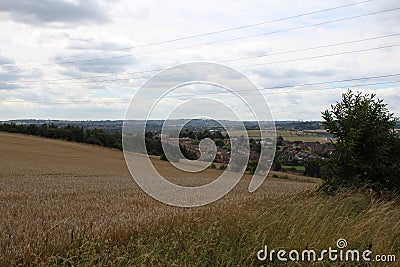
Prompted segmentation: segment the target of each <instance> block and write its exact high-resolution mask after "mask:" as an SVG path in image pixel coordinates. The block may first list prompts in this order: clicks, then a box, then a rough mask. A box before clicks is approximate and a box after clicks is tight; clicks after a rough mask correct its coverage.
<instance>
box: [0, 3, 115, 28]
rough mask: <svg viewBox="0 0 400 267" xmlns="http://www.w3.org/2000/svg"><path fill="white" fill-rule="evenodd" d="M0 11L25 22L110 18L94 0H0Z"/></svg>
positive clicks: (99, 20) (75, 22)
mask: <svg viewBox="0 0 400 267" xmlns="http://www.w3.org/2000/svg"><path fill="white" fill-rule="evenodd" d="M0 12H6V13H8V14H9V15H10V18H11V19H12V20H14V21H17V22H21V23H25V24H49V23H71V24H77V23H90V22H96V23H105V22H107V21H109V20H110V18H109V16H108V14H107V13H106V12H105V10H103V9H102V8H101V6H100V5H99V4H98V3H97V2H95V1H94V0H79V1H78V3H77V4H74V3H72V2H70V1H65V0H57V1H56V0H40V1H32V0H18V1H15V0H0Z"/></svg>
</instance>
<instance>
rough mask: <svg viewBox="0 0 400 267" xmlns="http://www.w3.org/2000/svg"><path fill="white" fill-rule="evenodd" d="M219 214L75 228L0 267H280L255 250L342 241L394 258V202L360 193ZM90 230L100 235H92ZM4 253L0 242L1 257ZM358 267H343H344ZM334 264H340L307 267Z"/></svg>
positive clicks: (283, 200)
mask: <svg viewBox="0 0 400 267" xmlns="http://www.w3.org/2000/svg"><path fill="white" fill-rule="evenodd" d="M231 200H234V199H231ZM225 205H226V204H225ZM221 208H223V207H222V206H221V204H218V203H216V204H212V205H211V206H210V207H209V208H206V209H173V210H175V212H172V210H170V211H171V214H164V219H162V218H161V219H160V220H158V221H154V222H153V223H148V224H146V225H143V226H142V227H133V228H132V227H130V226H129V225H125V226H120V227H116V226H115V227H114V228H112V229H110V228H107V227H104V226H103V227H104V229H107V230H105V231H103V232H101V231H100V229H92V230H90V229H86V230H85V229H82V228H81V229H77V230H76V232H75V235H76V237H75V238H74V237H70V238H69V239H66V240H64V243H65V246H61V247H60V246H59V247H52V245H51V244H48V247H47V248H46V249H45V250H42V251H40V252H41V253H40V254H39V255H37V254H35V253H37V252H38V251H35V249H34V247H32V250H31V251H30V252H29V251H25V255H23V257H24V258H23V259H16V258H14V259H13V258H12V255H9V256H10V257H11V258H8V259H5V258H2V262H1V263H2V265H4V266H5V265H7V264H23V265H30V264H35V265H36V264H38V265H43V266H47V265H53V266H54V265H69V266H95V265H96V266H111V265H112V266H143V265H145V266H221V265H222V266H260V265H261V264H268V266H283V265H284V264H282V263H280V262H277V261H276V262H259V261H258V260H257V251H258V250H259V249H262V248H263V247H264V246H265V245H268V247H269V248H271V249H272V248H273V249H286V250H287V251H289V250H291V249H298V250H302V249H315V250H316V251H320V250H322V249H327V248H328V247H336V241H337V240H338V239H339V238H345V239H346V240H347V242H348V244H349V245H348V247H349V248H351V249H359V250H360V251H362V250H365V249H370V250H371V251H373V253H374V254H395V255H396V258H397V259H400V227H399V223H400V209H399V206H398V204H396V203H395V202H386V201H383V200H379V199H376V198H374V197H373V196H369V195H366V194H362V193H342V194H339V195H337V196H334V197H328V196H324V195H321V194H317V193H312V192H310V193H299V194H295V195H292V196H289V197H261V196H258V197H257V199H256V200H254V199H251V198H248V199H246V200H244V201H242V202H241V203H240V205H239V206H237V208H236V209H231V208H228V209H225V210H224V209H221ZM99 227H101V226H99ZM85 231H87V233H85ZM91 231H95V232H99V233H101V234H99V235H96V236H93V235H91V234H90V233H91ZM70 235H72V234H71V233H70ZM4 249H6V246H5V244H4V242H2V256H4ZM29 253H31V254H29ZM13 260H14V261H13ZM291 264H292V265H290V264H289V266H310V265H312V263H310V262H298V263H291ZM359 264H360V263H351V262H348V263H346V266H358V265H359ZM342 265H343V262H338V263H332V262H329V261H325V262H322V263H321V262H319V263H315V266H342ZM389 265H390V264H389V263H385V264H382V266H389ZM392 265H393V266H396V265H395V263H392ZM373 266H376V265H373Z"/></svg>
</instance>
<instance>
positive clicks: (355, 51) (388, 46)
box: [0, 42, 400, 85]
mask: <svg viewBox="0 0 400 267" xmlns="http://www.w3.org/2000/svg"><path fill="white" fill-rule="evenodd" d="M346 43H347V42H346ZM397 46H400V44H393V45H386V46H379V47H372V48H366V49H358V50H350V51H344V52H338V53H331V54H324V55H317V56H311V57H303V58H295V59H288V60H280V61H272V62H266V63H259V64H251V65H243V66H236V67H240V68H249V67H256V66H263V65H269V64H279V63H289V62H296V61H302V60H310V59H317V58H325V57H333V56H339V55H348V54H353V53H361V52H367V51H374V50H379V49H386V48H393V47H397ZM309 49H310V48H306V49H304V50H309ZM300 50H302V49H300ZM297 51H299V50H297ZM297 51H296V52H297ZM287 52H288V51H287ZM287 52H281V53H276V54H282V53H287ZM290 52H292V51H290ZM264 56H268V55H264ZM264 56H256V57H254V58H257V57H258V58H259V57H264ZM270 56H271V55H270ZM250 58H253V57H246V58H239V59H229V60H222V61H218V62H217V63H227V62H231V61H238V60H243V59H250ZM205 64H209V63H203V62H199V63H197V64H195V65H191V66H190V67H195V66H201V65H205ZM162 70H163V69H159V70H146V71H140V72H131V73H129V74H139V73H145V72H151V73H152V74H154V73H156V72H158V71H162ZM181 74H182V73H181ZM181 74H179V73H178V74H168V75H160V77H167V76H179V75H181ZM118 75H120V74H118ZM112 76H115V74H113V75H112ZM97 77H101V78H102V77H104V76H96V78H97ZM151 77H152V76H143V77H133V78H132V77H128V78H115V79H112V80H110V79H105V80H94V81H80V80H78V79H73V78H69V79H62V80H61V81H66V80H78V81H74V82H73V83H74V84H87V83H109V82H115V81H124V80H132V79H143V78H151ZM91 78H94V77H91ZM79 79H83V78H79ZM43 82H45V83H46V84H64V83H63V82H60V80H58V79H57V80H30V81H16V82H7V83H2V84H7V85H12V84H16V85H18V84H24V83H43ZM0 84H1V83H0Z"/></svg>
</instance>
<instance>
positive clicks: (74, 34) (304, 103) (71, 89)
mask: <svg viewBox="0 0 400 267" xmlns="http://www.w3.org/2000/svg"><path fill="white" fill-rule="evenodd" d="M351 3H356V1H350V0H339V1H335V2H332V1H327V0H324V1H303V0H298V1H294V0H293V1H289V0H284V1H278V0H273V1H267V2H265V1H235V2H233V3H232V1H201V2H193V1H185V2H182V1H168V2H167V1H161V2H160V1H130V0H120V1H103V0H90V1H83V0H60V1H47V0H46V1H36V2H35V3H33V4H32V3H31V1H29V0H23V1H11V0H3V1H1V4H0V32H1V35H0V93H1V94H0V120H8V119H18V118H38V119H39V118H45V119H123V117H124V114H125V110H126V107H127V105H128V103H129V99H130V98H131V96H133V95H134V93H135V92H136V90H138V89H139V88H140V86H141V85H142V84H143V83H144V82H145V81H146V79H148V78H150V77H151V76H152V75H154V74H155V73H157V72H159V71H160V70H162V69H164V68H167V67H172V66H174V65H178V64H182V63H188V62H194V61H196V62H197V61H204V62H207V61H208V62H214V63H218V62H220V63H221V64H225V65H227V66H229V67H232V68H234V69H236V70H238V71H240V72H242V73H244V74H246V75H247V76H248V77H249V78H250V79H251V80H252V81H253V82H254V83H255V84H256V85H257V86H258V87H260V88H269V89H268V90H263V93H264V95H265V96H266V98H267V100H268V102H269V103H270V107H271V110H272V113H273V115H274V117H275V119H277V120H289V119H290V120H297V119H303V120H319V119H321V116H320V113H321V111H323V110H324V109H326V108H328V107H329V106H330V104H333V103H334V102H336V101H339V100H340V98H341V92H343V91H344V90H346V89H347V88H348V87H352V86H355V87H356V89H354V90H357V89H359V90H363V91H366V92H371V93H372V92H374V93H376V94H377V97H378V98H383V99H384V100H385V102H386V103H388V107H389V109H390V110H391V111H392V112H394V113H395V115H396V116H400V105H399V104H400V103H399V102H400V100H399V99H400V97H399V96H400V94H399V93H398V92H399V90H400V75H399V76H390V77H381V78H373V79H372V78H371V79H365V80H354V81H351V80H352V79H357V78H362V77H367V78H368V77H375V76H385V75H389V74H400V67H399V64H398V62H399V61H400V10H399V9H397V10H396V8H400V4H399V3H398V1H393V0H385V1H377V0H375V1H370V2H366V3H360V4H357V5H352V6H348V7H343V8H338V9H335V10H330V11H326V12H319V13H315V14H311V15H306V16H298V17H296V18H292V19H285V20H282V18H285V17H290V16H296V15H299V14H304V13H310V12H314V11H318V10H324V9H329V8H333V7H337V6H342V5H348V4H351ZM390 9H395V10H392V11H390ZM385 10H386V12H382V13H379V14H375V15H372V14H371V13H377V12H381V11H385ZM367 14H371V15H367ZM355 16H362V17H360V18H353V19H350V18H351V17H355ZM346 18H347V19H346ZM274 20H275V22H271V21H274ZM335 20H342V21H337V22H333V21H335ZM260 22H268V23H263V24H261V25H258V26H255V27H245V28H241V29H237V30H232V31H223V32H220V33H217V34H210V35H205V36H199V37H196V38H184V39H182V37H187V36H194V35H201V34H204V33H209V32H215V31H221V30H224V29H229V28H234V27H240V26H244V25H248V24H255V23H260ZM314 24H320V25H314ZM312 25H313V26H312ZM388 35H391V36H388ZM384 36H386V37H384ZM375 37H380V38H375ZM371 38H373V39H371ZM175 39H180V40H176V41H168V42H165V41H166V40H175ZM364 39H371V40H365V41H360V40H364ZM345 42H351V43H347V44H339V43H345ZM148 44H151V45H148ZM333 44H338V45H333ZM321 46H324V47H321ZM388 46H391V47H388ZM132 47H134V48H132ZM316 47H319V48H316ZM379 47H381V48H379ZM385 47H386V48H385ZM124 48H130V49H124ZM210 75H213V74H212V73H211V74H210ZM166 79H169V80H170V81H171V82H175V81H178V80H179V73H177V74H176V75H175V76H171V77H166ZM193 79H194V80H196V77H193ZM224 79H234V77H224ZM340 80H348V81H344V82H337V83H329V82H333V81H340ZM396 81H398V83H395V82H396ZM221 82H223V81H221ZM238 82H239V81H238ZM325 82H326V83H325ZM385 82H391V83H387V84H385ZM313 83H317V85H305V86H297V87H292V86H293V85H303V84H313ZM319 83H325V84H319ZM375 83H381V84H375ZM363 84H368V85H365V86H363ZM374 84H375V85H374ZM285 86H288V87H287V88H285ZM187 92H188V93H193V94H207V93H211V92H210V91H207V89H206V88H205V89H201V88H196V89H187ZM249 93H250V92H249ZM149 96H151V94H149ZM213 97H216V98H218V99H219V100H220V101H228V100H227V99H225V98H224V97H223V95H221V94H215V95H214V96H213ZM181 100H182V97H181V98H179V97H177V98H176V99H174V98H172V99H170V100H168V101H169V102H168V105H169V106H173V105H176V104H177V103H179V102H180V101H181ZM13 101H14V102H13ZM102 101H103V102H102ZM113 101H114V104H110V103H111V102H113ZM210 110H211V111H212V112H218V111H219V110H221V109H218V108H217V107H210ZM237 110H238V111H240V112H241V113H242V115H243V116H244V117H245V116H246V115H248V114H246V112H247V111H246V110H245V109H240V108H238V109H237ZM165 112H166V110H163V111H159V114H156V117H157V116H158V117H163V115H165Z"/></svg>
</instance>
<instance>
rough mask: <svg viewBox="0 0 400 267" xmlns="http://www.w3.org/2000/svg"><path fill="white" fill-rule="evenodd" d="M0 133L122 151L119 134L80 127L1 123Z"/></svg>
mask: <svg viewBox="0 0 400 267" xmlns="http://www.w3.org/2000/svg"><path fill="white" fill-rule="evenodd" d="M0 131H3V132H9V133H20V134H28V135H35V136H40V137H46V138H52V139H63V140H67V141H74V142H79V143H87V144H93V145H99V146H104V147H109V148H117V149H120V150H122V136H121V133H119V132H115V133H107V132H105V131H103V130H100V129H94V130H89V129H88V130H84V129H83V128H82V127H79V126H71V125H68V126H66V127H64V128H59V127H57V126H55V125H53V124H51V125H47V124H42V125H39V126H38V125H34V124H30V125H17V124H15V123H3V124H0Z"/></svg>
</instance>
